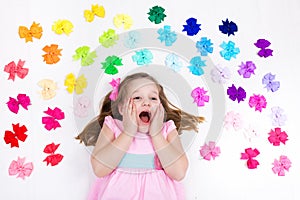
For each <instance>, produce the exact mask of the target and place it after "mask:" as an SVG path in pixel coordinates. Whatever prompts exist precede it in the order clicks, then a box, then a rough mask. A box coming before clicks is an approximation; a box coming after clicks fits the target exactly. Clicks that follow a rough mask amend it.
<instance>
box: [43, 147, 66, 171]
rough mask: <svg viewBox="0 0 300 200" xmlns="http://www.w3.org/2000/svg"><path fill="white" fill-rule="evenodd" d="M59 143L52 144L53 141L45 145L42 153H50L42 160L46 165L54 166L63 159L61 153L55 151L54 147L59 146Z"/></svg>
mask: <svg viewBox="0 0 300 200" xmlns="http://www.w3.org/2000/svg"><path fill="white" fill-rule="evenodd" d="M59 145H60V144H54V143H53V142H52V143H51V144H48V145H46V147H45V148H44V153H47V154H50V155H49V156H47V157H46V158H45V159H44V160H43V162H46V163H47V165H49V164H51V166H55V165H57V164H58V163H60V161H61V160H62V159H63V157H64V156H63V155H61V154H59V153H55V151H56V149H57V148H58V147H59Z"/></svg>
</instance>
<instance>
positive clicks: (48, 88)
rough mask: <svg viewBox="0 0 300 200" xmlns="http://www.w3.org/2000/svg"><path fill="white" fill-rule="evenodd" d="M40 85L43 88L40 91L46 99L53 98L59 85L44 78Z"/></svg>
mask: <svg viewBox="0 0 300 200" xmlns="http://www.w3.org/2000/svg"><path fill="white" fill-rule="evenodd" d="M38 86H40V87H41V88H42V90H41V91H40V92H39V93H40V94H41V97H42V98H43V99H44V100H48V99H52V98H53V97H55V95H56V90H57V89H58V88H57V85H56V83H55V82H54V81H53V80H50V79H43V80H40V81H39V82H38Z"/></svg>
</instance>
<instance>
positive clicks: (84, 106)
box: [74, 96, 91, 117]
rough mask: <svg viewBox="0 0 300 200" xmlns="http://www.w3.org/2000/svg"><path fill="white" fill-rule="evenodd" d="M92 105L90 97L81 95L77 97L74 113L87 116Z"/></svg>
mask: <svg viewBox="0 0 300 200" xmlns="http://www.w3.org/2000/svg"><path fill="white" fill-rule="evenodd" d="M90 106H91V103H90V99H89V98H88V97H86V96H81V97H79V98H78V99H76V102H75V105H74V114H75V115H76V116H78V117H86V116H87V115H88V112H89V107H90Z"/></svg>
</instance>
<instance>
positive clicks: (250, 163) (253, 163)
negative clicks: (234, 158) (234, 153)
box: [241, 148, 260, 169]
mask: <svg viewBox="0 0 300 200" xmlns="http://www.w3.org/2000/svg"><path fill="white" fill-rule="evenodd" d="M259 154H260V152H259V151H258V150H257V149H252V148H247V149H245V153H241V155H242V156H241V160H247V167H248V169H255V168H257V165H259V162H258V161H257V160H255V159H254V158H255V157H256V156H258V155H259Z"/></svg>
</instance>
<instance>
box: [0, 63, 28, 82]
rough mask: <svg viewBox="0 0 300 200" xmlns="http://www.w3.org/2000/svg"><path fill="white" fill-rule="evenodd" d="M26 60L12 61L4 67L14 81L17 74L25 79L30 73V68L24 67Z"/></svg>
mask: <svg viewBox="0 0 300 200" xmlns="http://www.w3.org/2000/svg"><path fill="white" fill-rule="evenodd" d="M24 63H25V61H22V60H19V62H18V64H17V65H16V63H15V62H14V61H11V62H10V63H8V64H7V65H5V67H4V71H5V72H7V73H9V77H8V80H9V79H12V80H13V81H14V80H15V77H16V75H17V76H18V77H19V78H21V79H23V78H25V76H26V75H27V74H28V71H29V69H28V68H23V66H24Z"/></svg>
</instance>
